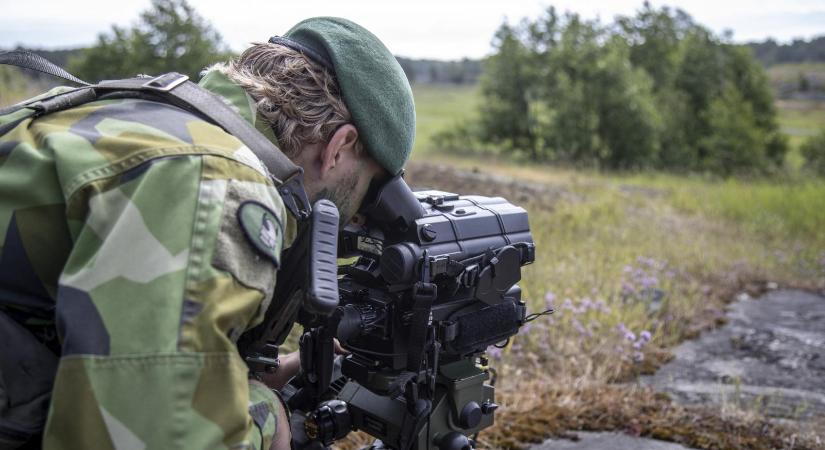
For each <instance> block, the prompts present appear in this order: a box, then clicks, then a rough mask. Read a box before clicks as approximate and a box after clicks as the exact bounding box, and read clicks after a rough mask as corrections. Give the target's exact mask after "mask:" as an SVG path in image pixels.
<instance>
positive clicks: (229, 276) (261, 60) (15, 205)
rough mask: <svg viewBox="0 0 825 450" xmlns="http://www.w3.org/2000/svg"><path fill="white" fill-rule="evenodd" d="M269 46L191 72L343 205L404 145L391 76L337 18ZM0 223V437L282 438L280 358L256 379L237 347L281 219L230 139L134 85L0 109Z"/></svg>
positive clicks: (382, 57)
mask: <svg viewBox="0 0 825 450" xmlns="http://www.w3.org/2000/svg"><path fill="white" fill-rule="evenodd" d="M272 42H274V43H265V44H255V45H253V46H252V47H251V48H249V49H247V50H246V51H245V52H244V53H243V54H242V55H241V56H240V57H239V58H238V59H237V60H234V61H232V62H230V63H228V64H221V65H217V66H214V67H212V68H210V69H208V71H207V72H206V74H205V76H204V77H203V78H202V80H201V82H200V84H201V86H203V87H204V88H206V89H208V90H210V91H212V92H213V93H216V94H218V95H220V96H222V97H223V98H224V99H225V100H226V102H227V103H229V104H230V105H231V106H232V107H234V108H235V109H236V110H237V113H238V114H239V115H240V116H242V117H243V118H244V119H246V120H247V121H249V122H250V123H252V124H253V125H254V126H255V128H257V129H258V130H259V131H260V132H261V133H262V134H264V135H265V136H266V137H267V138H269V139H270V140H271V141H272V142H274V143H277V144H278V146H279V147H280V148H281V149H282V150H283V151H284V153H286V154H287V155H288V156H289V157H290V159H292V160H293V161H294V162H295V163H297V164H298V165H300V166H302V167H303V169H304V171H305V187H306V191H307V194H308V196H309V198H310V199H311V200H312V201H315V200H317V199H320V198H327V199H330V200H332V201H333V202H334V203H335V204H336V205H337V206H338V208H339V210H340V212H341V217H342V219H347V218H350V217H352V216H353V214H354V213H355V212H356V210H357V209H358V207H359V205H360V204H361V202H362V200H363V199H364V197H365V195H366V193H367V191H368V188H369V187H370V185H371V184H377V183H381V182H382V181H384V180H386V179H388V178H389V177H391V176H393V175H396V174H398V173H399V172H400V171H401V169H402V167H403V165H404V163H405V162H406V160H407V158H408V156H409V154H410V151H411V148H412V141H413V135H414V128H415V112H414V108H413V101H412V94H411V90H410V87H409V84H408V82H407V80H406V77H405V76H404V73H403V72H402V70H401V68H400V66H399V65H398V63H397V62H396V60H395V58H394V57H393V56H392V54H391V53H390V52H389V51H388V50H387V49H386V47H385V46H384V45H383V44H382V43H381V42H380V41H379V40H378V38H376V37H375V36H374V35H372V34H371V33H370V32H369V31H367V30H365V29H364V28H362V27H360V26H358V25H356V24H354V23H352V22H350V21H347V20H344V19H338V18H329V17H322V18H313V19H308V20H305V21H303V22H301V23H299V24H297V25H296V26H295V27H293V28H292V29H291V30H290V31H289V32H287V33H286V35H285V36H284V37H282V38H273V40H272ZM15 114H16V113H15ZM15 117H16V116H15ZM21 117H23V116H22V115H21ZM11 119H14V117H12V118H11ZM0 231H2V237H3V241H2V249H1V250H0V448H7V447H11V448H14V447H15V446H19V445H21V444H23V442H25V441H26V440H27V439H29V437H30V436H34V437H33V438H31V439H29V442H28V444H26V445H27V446H28V447H34V448H36V447H38V446H39V445H40V442H41V441H40V439H42V446H43V447H45V448H49V449H56V448H76V449H91V448H94V449H107V448H114V449H144V448H149V449H155V448H158V449H171V448H187V449H188V448H232V449H241V448H255V449H266V448H279V449H287V448H289V439H290V436H289V423H288V419H287V413H286V410H285V407H284V405H282V403H281V401H279V400H278V398H277V396H276V395H275V394H274V393H273V391H272V390H270V388H278V387H280V386H281V385H282V384H283V383H284V382H285V380H286V379H288V378H289V377H290V376H291V375H293V374H294V373H295V371H296V370H297V369H296V367H297V360H296V359H295V356H294V355H293V356H289V357H287V358H285V361H283V362H282V366H281V369H280V370H279V372H278V373H276V375H275V376H274V377H272V378H270V379H268V380H267V382H268V384H269V386H267V385H264V384H263V383H261V382H258V381H254V380H252V381H248V369H247V367H246V365H245V364H244V361H243V360H242V359H241V358H240V356H239V354H238V351H237V348H236V343H237V340H238V338H239V337H240V336H241V335H242V334H243V333H244V331H246V330H249V329H250V328H252V327H254V326H255V325H257V324H258V323H260V322H261V320H262V319H263V315H264V313H265V312H266V310H267V308H268V306H269V302H270V299H271V298H272V293H273V291H274V287H275V283H276V276H277V269H278V268H279V264H281V262H282V261H281V252H282V250H283V249H284V248H285V247H288V246H289V245H290V243H291V242H292V240H293V239H294V237H295V234H296V222H295V220H294V218H293V217H292V216H291V215H290V214H289V213H287V212H286V210H285V207H284V203H283V202H282V199H281V197H280V196H279V194H278V191H277V190H276V187H275V186H274V185H273V182H272V181H271V179H270V178H268V177H267V176H266V171H265V169H264V167H263V165H262V162H261V161H260V160H259V159H258V158H256V157H255V155H254V154H253V153H252V152H251V151H250V150H249V149H248V148H247V147H246V146H244V145H243V144H242V143H241V142H240V141H239V140H238V139H236V138H235V137H233V136H232V135H230V134H227V133H226V132H225V131H223V130H222V129H220V128H218V127H216V126H214V125H212V124H210V123H209V122H207V121H205V120H203V119H201V118H199V117H198V116H196V115H194V114H191V113H188V112H186V111H184V110H182V109H178V108H176V107H173V106H170V105H168V104H164V103H160V102H151V101H146V100H138V99H118V100H103V101H96V102H92V103H87V104H84V105H81V106H78V107H74V108H71V109H67V110H64V111H60V112H56V113H53V114H50V115H46V116H44V117H41V118H31V117H28V118H25V119H22V120H17V121H14V120H6V121H5V122H0ZM279 300H281V299H274V300H273V301H279ZM47 411H48V419H46V412H47ZM44 421H45V425H44V423H43V422H44Z"/></svg>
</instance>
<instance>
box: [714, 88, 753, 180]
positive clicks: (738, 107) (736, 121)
mask: <svg viewBox="0 0 825 450" xmlns="http://www.w3.org/2000/svg"><path fill="white" fill-rule="evenodd" d="M704 119H705V121H706V122H707V123H708V126H709V130H708V131H709V133H708V134H707V135H706V136H703V137H702V138H701V140H700V146H701V147H702V148H705V149H708V151H707V153H706V154H705V155H704V157H703V159H702V161H701V163H702V168H704V169H706V170H709V171H711V172H713V173H718V174H721V175H724V176H728V175H732V174H760V173H765V172H767V170H768V169H769V164H768V162H769V161H768V155H767V145H766V144H767V139H766V132H765V130H763V129H761V128H759V127H758V126H757V123H756V122H757V118H756V115H755V114H754V111H753V108H752V106H751V105H750V103H748V102H747V101H745V99H744V97H743V95H742V92H741V91H739V90H738V89H736V87H734V86H733V85H728V86H726V88H725V89H723V91H722V95H720V96H719V97H718V98H716V99H714V100H713V101H712V102H711V104H710V105H709V107H708V109H707V111H706V112H705V117H704Z"/></svg>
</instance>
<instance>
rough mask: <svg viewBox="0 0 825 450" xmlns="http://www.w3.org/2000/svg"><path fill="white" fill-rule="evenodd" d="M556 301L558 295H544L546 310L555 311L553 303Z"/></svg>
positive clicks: (550, 293) (549, 293)
mask: <svg viewBox="0 0 825 450" xmlns="http://www.w3.org/2000/svg"><path fill="white" fill-rule="evenodd" d="M555 300H556V294H554V293H552V292H548V293H546V294H544V307H545V308H546V309H553V302H554V301H555Z"/></svg>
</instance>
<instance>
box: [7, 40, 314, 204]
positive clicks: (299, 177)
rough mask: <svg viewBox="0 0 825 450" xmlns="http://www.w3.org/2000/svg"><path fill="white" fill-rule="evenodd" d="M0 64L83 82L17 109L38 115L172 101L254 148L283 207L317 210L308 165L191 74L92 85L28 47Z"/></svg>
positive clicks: (8, 53) (11, 53)
mask: <svg viewBox="0 0 825 450" xmlns="http://www.w3.org/2000/svg"><path fill="white" fill-rule="evenodd" d="M0 64H8V65H13V66H17V67H22V68H25V69H32V70H37V71H40V72H43V73H47V74H49V75H53V76H56V77H60V78H63V79H65V80H69V81H72V82H75V83H79V84H81V85H83V86H84V87H80V88H77V89H74V90H71V91H68V92H64V93H61V94H57V95H54V96H51V97H47V98H44V99H40V100H39V101H36V102H33V103H28V104H25V105H17V106H16V107H15V109H16V108H20V107H24V106H25V107H28V108H32V109H34V110H35V114H36V115H37V116H42V115H45V114H49V113H52V112H57V111H61V110H63V109H67V108H70V107H73V106H78V105H81V104H83V103H88V102H91V101H94V100H97V99H100V98H102V97H105V98H118V97H139V98H146V99H149V100H154V101H160V102H164V103H169V104H172V105H174V106H177V107H179V108H183V109H185V110H187V111H190V112H192V113H195V114H197V115H199V116H201V117H203V118H205V119H206V120H209V121H210V122H212V123H214V124H215V125H217V126H219V127H221V128H223V129H224V130H225V131H226V132H227V133H229V134H231V135H233V136H235V137H236V138H238V139H239V140H240V141H241V142H243V143H244V144H245V145H246V146H247V147H249V149H250V150H252V153H254V154H255V156H257V157H258V159H260V160H261V161H262V162H263V163H264V166H265V167H266V169H267V170H268V171H269V174H270V176H271V177H272V178H274V181H275V183H276V185H278V190H279V192H280V194H281V198H282V199H283V201H284V205H285V206H286V207H287V209H289V211H290V213H292V215H294V216H295V217H296V218H297V219H298V220H303V219H306V218H307V217H309V214H310V212H311V210H312V208H311V206H310V204H309V199H308V198H307V195H306V191H305V190H304V183H303V178H304V171H303V169H302V168H301V167H299V166H297V165H295V164H294V163H293V162H292V161H291V160H290V159H289V158H288V157H287V156H286V155H284V154H283V152H281V150H280V149H279V148H278V147H277V146H275V144H273V143H272V142H271V141H270V140H269V139H267V138H266V137H264V135H262V134H261V133H260V132H259V131H258V130H256V129H255V127H254V126H252V125H251V124H250V123H249V122H247V121H246V120H244V119H243V118H242V117H241V116H240V115H238V113H236V112H235V111H234V110H233V109H232V108H231V107H230V106H229V105H227V104H226V103H225V102H224V101H223V100H222V99H221V98H220V97H218V96H216V95H215V94H213V93H211V92H209V91H207V90H206V89H204V88H202V87H200V86H198V85H197V84H195V83H192V82H191V81H189V77H187V76H186V75H181V74H179V73H176V72H170V73H167V74H164V75H161V76H158V77H155V78H130V79H125V80H110V81H102V82H100V83H98V84H96V85H90V84H89V83H86V82H85V81H83V80H80V79H79V78H77V77H75V76H73V75H72V74H70V73H68V72H66V71H65V70H63V69H62V68H60V67H58V66H56V65H55V64H53V63H52V62H50V61H49V60H47V59H45V58H43V57H41V56H39V55H36V54H34V53H31V52H27V51H12V52H5V53H2V54H0ZM12 110H13V109H10V110H9V111H4V112H10V111H12Z"/></svg>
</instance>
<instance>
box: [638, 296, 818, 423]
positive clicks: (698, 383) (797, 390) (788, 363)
mask: <svg viewBox="0 0 825 450" xmlns="http://www.w3.org/2000/svg"><path fill="white" fill-rule="evenodd" d="M728 318H729V323H728V324H727V325H725V326H723V327H721V328H719V329H717V330H714V331H711V332H708V333H704V334H703V335H702V336H700V337H699V338H698V339H696V340H693V341H687V342H684V343H683V344H681V345H679V346H678V347H676V349H675V350H674V354H675V355H676V357H675V358H674V359H673V361H671V362H670V363H668V364H666V365H665V366H663V367H662V368H661V369H659V371H658V372H657V373H656V374H655V375H653V376H649V377H642V382H643V383H645V384H647V385H649V386H652V387H653V388H655V389H657V390H662V391H665V392H668V393H670V394H671V395H672V396H673V397H674V398H675V399H676V400H678V401H680V402H683V403H694V404H696V403H702V404H707V403H709V402H712V403H725V402H731V403H736V404H738V405H740V406H742V407H744V408H757V409H759V410H761V411H762V412H764V413H765V414H767V415H768V416H771V417H777V418H784V419H793V420H804V419H809V418H812V417H815V416H825V298H823V297H820V296H818V295H813V294H810V293H807V292H801V291H790V290H782V291H773V292H770V293H768V294H766V295H764V296H763V297H760V298H759V299H745V300H741V301H738V302H736V303H734V304H732V305H731V307H730V311H729V313H728Z"/></svg>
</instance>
